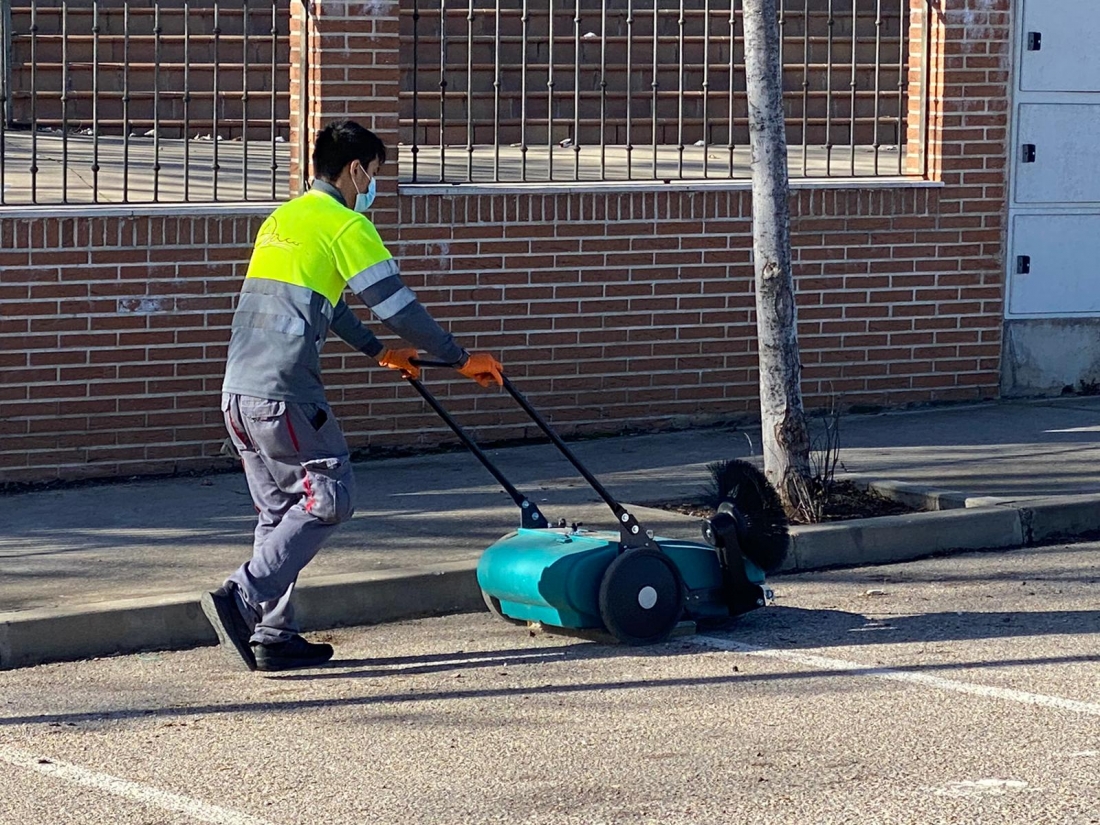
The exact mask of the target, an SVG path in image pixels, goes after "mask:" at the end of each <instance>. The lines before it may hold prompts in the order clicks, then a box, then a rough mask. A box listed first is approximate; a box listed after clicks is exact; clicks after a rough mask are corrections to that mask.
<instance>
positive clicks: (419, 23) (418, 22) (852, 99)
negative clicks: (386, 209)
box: [401, 0, 909, 183]
mask: <svg viewBox="0 0 1100 825" xmlns="http://www.w3.org/2000/svg"><path fill="white" fill-rule="evenodd" d="M779 6H780V10H779V26H780V31H781V37H782V44H783V46H782V48H783V83H784V105H785V108H786V116H787V140H788V143H789V145H790V159H791V163H790V167H791V174H792V175H795V176H801V177H830V176H843V177H862V176H878V175H900V174H904V172H905V142H906V132H907V127H908V118H909V79H908V69H909V40H908V27H909V0H780V3H779ZM401 33H402V43H403V54H402V71H403V93H402V112H401V114H402V117H401V127H402V137H403V143H404V144H405V145H404V146H403V153H402V154H403V157H402V169H401V176H402V179H403V180H405V181H409V182H416V183H438V182H445V183H463V182H511V181H519V182H527V181H530V182H537V181H580V180H592V181H611V180H646V179H650V180H697V179H710V178H716V179H730V178H739V177H747V176H748V175H749V174H750V168H749V161H750V157H749V145H748V144H749V135H748V106H747V100H746V92H745V65H744V39H743V25H742V2H741V0H402V10H401Z"/></svg>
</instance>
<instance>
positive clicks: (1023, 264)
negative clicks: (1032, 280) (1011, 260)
mask: <svg viewBox="0 0 1100 825" xmlns="http://www.w3.org/2000/svg"><path fill="white" fill-rule="evenodd" d="M1030 272H1031V256H1030V255H1017V256H1016V274H1017V275H1027V274H1029V273H1030Z"/></svg>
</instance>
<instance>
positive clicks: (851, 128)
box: [848, 0, 859, 178]
mask: <svg viewBox="0 0 1100 825" xmlns="http://www.w3.org/2000/svg"><path fill="white" fill-rule="evenodd" d="M858 12H859V2H858V0H852V79H851V81H850V82H849V86H850V91H851V107H852V110H851V111H850V112H849V113H848V117H849V120H848V141H849V142H850V143H851V144H852V145H851V147H850V152H851V157H850V167H849V170H848V171H849V174H850V175H851V176H852V177H853V178H854V177H855V176H856V86H857V84H858V83H859V78H858V77H857V76H856V68H857V65H858V63H857V59H856V54H857V52H858V51H859V39H858V36H857V30H856V29H857V26H858V25H859V16H858Z"/></svg>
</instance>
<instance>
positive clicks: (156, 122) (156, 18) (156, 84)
mask: <svg viewBox="0 0 1100 825" xmlns="http://www.w3.org/2000/svg"><path fill="white" fill-rule="evenodd" d="M161 31H162V29H161V23H160V0H157V2H155V3H154V4H153V55H154V57H153V200H154V201H158V200H160V61H161V50H160V48H161V37H160V36H161Z"/></svg>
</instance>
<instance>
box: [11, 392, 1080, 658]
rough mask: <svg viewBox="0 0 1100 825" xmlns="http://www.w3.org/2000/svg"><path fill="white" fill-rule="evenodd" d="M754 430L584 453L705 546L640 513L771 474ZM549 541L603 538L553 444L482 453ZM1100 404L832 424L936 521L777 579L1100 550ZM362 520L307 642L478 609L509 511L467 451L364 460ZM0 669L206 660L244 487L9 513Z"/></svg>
mask: <svg viewBox="0 0 1100 825" xmlns="http://www.w3.org/2000/svg"><path fill="white" fill-rule="evenodd" d="M759 445H760V434H759V427H758V426H757V427H751V426H749V427H740V428H738V427H716V428H709V429H696V430H684V431H673V432H664V433H654V434H648V435H634V436H621V437H615V438H602V439H590V440H582V441H579V442H575V443H574V445H573V447H574V449H575V451H576V452H577V454H578V455H579V456H580V457H581V458H582V460H583V461H584V462H585V464H586V465H588V466H589V467H590V468H591V469H592V470H593V471H594V472H595V473H596V474H597V475H598V476H599V478H600V479H601V480H602V481H603V483H604V485H605V486H606V487H607V488H608V489H609V490H611V491H612V492H613V494H614V495H616V496H617V497H618V498H619V499H620V500H621V501H624V502H626V503H628V504H629V505H630V507H631V509H632V511H633V512H635V513H636V514H637V515H638V516H639V518H640V519H641V521H642V522H643V524H644V525H645V526H646V527H648V528H651V529H653V530H655V531H656V532H657V533H658V534H659V535H661V536H665V537H668V538H687V539H696V540H697V539H698V538H699V522H698V519H693V518H688V517H684V516H680V515H678V514H676V513H670V512H667V511H664V510H660V509H652V508H651V509H647V508H646V507H644V505H653V504H657V503H659V502H669V501H676V500H684V499H690V498H693V497H696V496H697V495H698V494H699V493H700V491H701V490H702V488H703V487H704V485H705V484H706V481H707V477H708V473H707V464H708V463H710V462H712V461H715V460H717V459H724V458H749V459H751V460H754V461H757V462H759V461H760V456H759V450H760V447H759ZM490 454H491V456H492V457H493V459H494V461H496V462H497V463H498V464H499V465H500V467H501V468H502V469H503V470H504V472H505V473H506V475H508V476H509V477H510V478H511V479H512V480H513V482H514V483H515V484H516V485H517V486H518V487H519V488H520V489H521V490H522V491H524V492H526V493H527V494H528V495H530V496H531V497H532V498H533V499H534V500H535V501H536V502H537V503H538V504H539V506H540V507H541V508H542V509H543V510H544V512H545V513H546V514H547V516H548V517H549V518H550V519H551V520H552V521H553V522H556V521H557V520H558V519H560V518H564V519H567V521H568V522H570V523H573V522H580V523H582V524H584V525H585V526H587V527H593V528H610V527H612V526H613V517H612V515H611V512H610V510H609V509H608V508H607V507H606V506H605V505H604V504H603V503H602V502H601V501H600V500H599V498H598V496H597V495H596V493H595V492H594V491H593V490H592V489H591V488H590V487H589V486H588V485H587V484H586V483H585V482H584V481H583V480H582V479H581V478H580V477H579V476H578V475H577V473H576V472H575V471H574V469H573V468H572V467H571V466H570V465H569V464H568V463H567V462H566V461H565V460H564V459H563V458H562V457H561V455H559V454H558V452H557V451H556V450H555V449H554V448H553V447H552V446H551V445H548V444H531V445H525V446H520V447H510V448H504V449H493V450H490ZM1098 460H1100V398H1087V397H1084V398H1081V397H1074V398H1066V399H1054V400H1046V401H1038V402H1036V401H1023V402H1001V403H990V404H978V405H970V406H962V407H959V406H955V407H949V408H943V409H921V410H914V411H910V412H893V413H886V414H881V415H847V416H844V417H843V418H842V420H841V466H840V467H839V470H840V472H841V473H845V474H848V475H849V476H850V477H851V478H854V479H857V480H860V482H861V483H865V484H871V485H873V486H874V487H875V489H878V490H880V491H885V492H886V493H887V494H888V495H891V496H895V497H896V496H902V497H903V498H906V499H907V500H908V501H909V503H916V504H917V506H918V507H921V508H926V509H931V510H934V511H938V510H943V509H944V508H953V509H948V510H947V511H945V512H926V513H920V514H918V515H914V516H899V517H892V518H878V519H867V520H858V521H852V522H846V523H842V524H836V525H825V526H818V525H814V526H808V527H795V528H793V529H792V534H793V549H792V553H791V556H790V559H789V563H788V565H787V566H786V567H785V568H784V570H785V571H788V572H789V571H792V570H813V569H824V568H829V567H834V566H858V565H861V564H868V563H890V562H894V561H901V560H908V559H913V558H920V557H922V556H927V555H931V554H935V553H942V552H953V551H959V550H966V549H978V548H1013V547H1020V546H1027V545H1034V544H1041V543H1048V542H1050V541H1055V540H1059V539H1064V538H1073V537H1077V538H1080V537H1087V536H1090V535H1095V534H1097V533H1100V484H1098V481H1097V474H1096V466H1097V463H1098ZM356 472H357V474H358V476H359V478H360V479H361V483H360V485H359V490H360V492H359V498H358V501H357V513H356V515H355V517H354V518H353V519H352V520H351V521H350V522H349V523H347V524H345V525H342V527H341V529H340V531H339V532H338V533H337V534H336V535H335V536H334V538H333V540H332V541H331V542H330V543H329V544H328V545H327V546H326V547H325V548H324V550H323V552H322V553H321V554H319V556H318V557H317V558H316V559H315V560H314V561H313V562H312V563H311V564H310V565H309V567H308V568H307V569H306V571H305V573H304V574H303V576H302V578H301V580H300V588H299V590H298V600H299V607H300V615H301V618H302V620H303V622H304V625H305V626H306V627H307V628H330V627H336V626H341V625H356V624H371V623H376V622H383V621H392V620H395V619H404V618H412V617H416V616H427V615H443V614H447V613H455V612H461V611H469V610H473V609H480V607H481V598H480V595H479V593H478V590H477V587H476V584H475V583H474V578H473V576H474V568H475V566H476V563H477V560H478V558H479V556H480V555H481V553H482V552H483V550H484V549H485V547H487V546H488V545H489V544H491V543H492V542H493V541H495V540H496V539H497V538H499V537H500V536H501V535H503V534H504V533H507V532H508V531H510V530H512V529H514V527H515V526H516V524H517V521H518V511H517V510H516V508H515V505H514V504H513V503H512V501H511V500H510V499H509V498H508V496H507V495H505V493H504V492H503V491H502V490H501V489H499V487H498V486H497V485H496V483H495V481H494V480H493V479H492V478H491V477H490V476H489V475H488V473H486V472H485V470H484V469H483V468H482V467H481V466H480V465H479V464H478V463H477V462H476V461H475V460H474V458H473V457H472V456H470V455H469V454H468V453H466V452H465V451H463V450H458V451H455V452H449V453H448V452H444V453H435V454H429V455H421V456H415V457H409V458H387V459H369V460H365V461H360V462H358V463H357V465H356ZM0 503H2V505H3V512H4V517H3V521H2V523H0V668H11V667H20V666H24V665H28V664H36V663H40V662H45V661H59V660H65V659H76V658H86V657H91V656H101V655H105V654H111V653H119V652H131V651H138V650H151V649H179V648H183V647H188V646H193V645H196V644H209V643H212V642H213V641H214V636H213V632H212V630H211V629H210V627H209V624H208V623H207V622H206V621H205V620H204V619H203V617H202V614H201V612H200V611H199V610H198V597H199V594H200V593H201V592H202V591H203V590H206V589H211V588H213V587H215V586H217V584H219V583H220V582H221V581H222V580H223V579H224V577H225V576H227V575H228V574H229V572H230V571H232V570H233V569H234V568H235V567H237V566H238V565H239V564H240V563H241V562H242V561H243V560H244V558H246V556H247V553H248V552H249V548H250V545H251V530H252V527H253V524H254V511H253V508H252V504H251V501H250V499H249V497H248V493H247V488H246V485H245V482H244V478H243V476H242V475H241V473H240V471H239V468H233V469H231V471H229V472H224V473H220V474H218V473H211V474H208V475H206V476H199V477H193V476H192V477H176V478H161V479H134V480H124V481H121V482H119V483H109V484H92V485H81V486H75V487H71V488H66V489H47V490H37V491H32V492H24V493H19V494H14V495H6V496H0Z"/></svg>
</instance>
